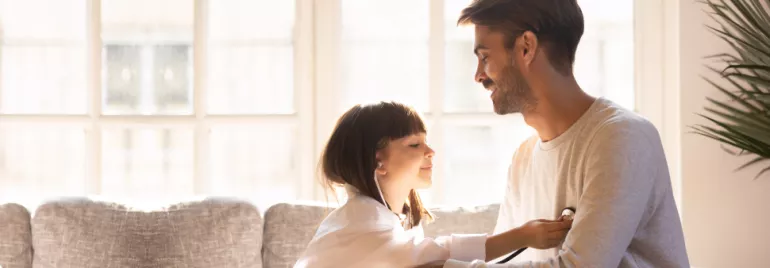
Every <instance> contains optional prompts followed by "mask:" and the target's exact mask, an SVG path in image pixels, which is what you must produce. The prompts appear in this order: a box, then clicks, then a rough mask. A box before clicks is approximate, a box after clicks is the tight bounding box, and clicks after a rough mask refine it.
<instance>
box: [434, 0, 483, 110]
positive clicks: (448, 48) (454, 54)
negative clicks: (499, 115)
mask: <svg viewBox="0 0 770 268" xmlns="http://www.w3.org/2000/svg"><path fill="white" fill-rule="evenodd" d="M470 2H471V1H468V0H445V2H444V34H445V45H444V60H445V63H446V64H445V65H444V72H445V74H444V100H443V101H444V111H445V112H449V113H458V112H492V111H493V107H492V100H491V99H490V98H489V92H487V91H486V90H485V89H484V87H482V86H481V85H480V84H479V83H476V81H475V80H474V79H473V76H474V74H475V73H476V66H477V64H478V60H477V59H476V55H474V54H473V39H474V36H473V27H472V26H457V18H458V17H459V16H460V12H461V11H462V9H463V8H465V7H467V6H468V5H469V4H470Z"/></svg>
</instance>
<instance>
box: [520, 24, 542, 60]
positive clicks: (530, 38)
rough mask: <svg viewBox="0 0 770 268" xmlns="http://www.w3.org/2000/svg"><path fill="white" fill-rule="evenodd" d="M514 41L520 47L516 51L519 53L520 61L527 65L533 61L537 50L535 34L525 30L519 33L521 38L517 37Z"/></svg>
mask: <svg viewBox="0 0 770 268" xmlns="http://www.w3.org/2000/svg"><path fill="white" fill-rule="evenodd" d="M516 43H517V45H518V46H519V47H521V50H520V51H518V53H520V54H519V55H521V59H522V60H523V61H522V62H523V63H524V64H525V65H527V66H529V65H530V64H532V62H533V61H535V56H536V55H537V53H538V52H539V51H538V40H537V35H535V33H533V32H531V31H526V32H524V33H523V34H521V38H519V40H517V42H516Z"/></svg>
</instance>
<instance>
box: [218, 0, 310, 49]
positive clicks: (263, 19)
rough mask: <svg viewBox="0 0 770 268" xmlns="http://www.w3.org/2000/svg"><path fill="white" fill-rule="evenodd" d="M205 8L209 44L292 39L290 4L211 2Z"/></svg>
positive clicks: (282, 1) (292, 9)
mask: <svg viewBox="0 0 770 268" xmlns="http://www.w3.org/2000/svg"><path fill="white" fill-rule="evenodd" d="M208 5H209V9H208V20H209V29H208V36H209V38H210V39H211V40H215V41H233V40H245V41H253V40H263V39H279V40H289V39H291V38H292V33H293V31H294V17H295V15H294V14H295V1H293V0H280V1H275V0H215V1H208Z"/></svg>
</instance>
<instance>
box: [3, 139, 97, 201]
mask: <svg viewBox="0 0 770 268" xmlns="http://www.w3.org/2000/svg"><path fill="white" fill-rule="evenodd" d="M85 148H86V146H85V130H83V129H79V128H69V127H55V126H12V125H8V126H2V127H0V203H4V202H17V203H21V204H22V205H24V206H26V207H28V208H30V207H31V208H34V207H35V206H36V205H37V204H39V203H40V202H41V201H44V200H45V199H49V198H55V197H60V196H80V195H83V194H85V189H86V187H85V169H86V165H85Z"/></svg>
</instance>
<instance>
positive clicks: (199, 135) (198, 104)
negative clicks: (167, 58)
mask: <svg viewBox="0 0 770 268" xmlns="http://www.w3.org/2000/svg"><path fill="white" fill-rule="evenodd" d="M194 5H195V6H194V10H195V11H194V12H195V15H194V20H195V22H194V26H193V27H194V28H193V31H194V33H193V53H194V54H193V74H194V78H193V92H192V94H193V112H194V114H195V142H194V144H193V146H194V152H195V153H194V155H195V156H194V157H195V158H194V165H193V168H194V169H195V170H194V171H193V176H194V181H193V192H194V194H195V195H204V194H206V193H208V192H209V191H210V189H211V187H210V185H209V182H210V180H209V179H208V178H209V176H208V175H209V163H208V156H209V151H210V150H209V149H210V148H209V145H210V144H209V143H210V139H209V133H210V132H209V126H208V124H206V122H205V118H206V110H207V108H206V104H207V99H206V96H207V95H206V93H207V92H206V89H207V88H206V64H207V37H208V36H207V27H206V26H207V24H208V23H207V22H208V16H207V15H208V14H207V6H208V1H207V0H195V4H194Z"/></svg>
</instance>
